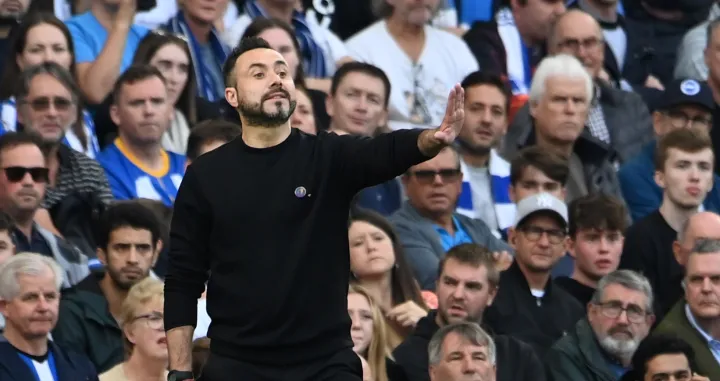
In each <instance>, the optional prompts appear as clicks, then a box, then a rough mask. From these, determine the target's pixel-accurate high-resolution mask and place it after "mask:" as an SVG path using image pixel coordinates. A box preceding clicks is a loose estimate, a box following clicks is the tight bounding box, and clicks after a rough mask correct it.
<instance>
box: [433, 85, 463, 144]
mask: <svg viewBox="0 0 720 381" xmlns="http://www.w3.org/2000/svg"><path fill="white" fill-rule="evenodd" d="M464 121H465V90H464V89H463V88H462V86H460V84H456V85H455V86H454V87H453V88H452V90H450V95H448V101H447V107H446V108H445V117H443V121H442V124H441V125H440V128H438V130H437V131H435V138H436V139H438V140H440V141H442V142H443V143H445V144H452V142H454V141H455V138H457V136H458V134H459V133H460V130H462V127H463V122H464Z"/></svg>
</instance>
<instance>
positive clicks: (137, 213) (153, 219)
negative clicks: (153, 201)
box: [96, 200, 161, 249]
mask: <svg viewBox="0 0 720 381" xmlns="http://www.w3.org/2000/svg"><path fill="white" fill-rule="evenodd" d="M125 227H130V228H133V229H138V230H147V231H149V232H150V236H151V237H152V244H153V247H154V246H155V245H157V243H158V241H159V240H160V237H161V235H160V230H161V229H160V221H159V220H158V218H157V216H156V215H155V213H154V212H153V211H152V210H150V209H149V208H148V207H146V206H144V205H142V204H141V203H140V202H138V201H137V200H131V201H119V202H116V203H114V204H112V205H110V206H109V207H108V208H107V209H106V210H105V212H103V213H102V215H100V218H99V221H98V227H97V237H96V238H97V240H96V242H97V246H98V248H100V249H107V246H108V244H109V243H110V235H111V234H112V233H113V232H114V231H115V230H117V229H120V228H125Z"/></svg>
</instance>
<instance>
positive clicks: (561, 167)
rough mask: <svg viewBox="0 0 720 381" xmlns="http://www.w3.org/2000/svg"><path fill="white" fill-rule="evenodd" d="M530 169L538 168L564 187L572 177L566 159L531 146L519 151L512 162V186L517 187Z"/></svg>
mask: <svg viewBox="0 0 720 381" xmlns="http://www.w3.org/2000/svg"><path fill="white" fill-rule="evenodd" d="M528 167H534V168H537V169H538V170H539V171H540V172H542V173H544V174H545V176H547V177H549V178H551V179H552V180H554V181H557V182H559V183H560V184H562V185H563V186H565V185H566V184H567V181H568V176H569V175H570V167H569V163H568V159H567V158H566V157H564V156H562V155H560V154H557V153H555V152H552V151H548V150H546V149H542V148H540V147H539V146H531V147H526V148H523V149H521V150H520V151H518V153H517V155H516V156H515V158H514V159H513V160H512V161H511V162H510V184H512V185H517V182H518V181H520V179H521V178H522V176H523V174H524V173H525V170H526V169H527V168H528Z"/></svg>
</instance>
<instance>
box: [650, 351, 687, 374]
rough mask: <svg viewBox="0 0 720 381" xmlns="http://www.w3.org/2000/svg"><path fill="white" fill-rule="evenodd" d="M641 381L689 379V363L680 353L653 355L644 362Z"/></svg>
mask: <svg viewBox="0 0 720 381" xmlns="http://www.w3.org/2000/svg"><path fill="white" fill-rule="evenodd" d="M646 368H647V370H646V371H645V374H644V375H643V381H690V380H691V379H692V376H693V375H692V371H691V370H690V363H689V361H688V359H687V357H685V355H684V354H682V353H677V354H664V355H658V356H655V357H653V358H652V359H651V360H650V361H648V362H647V364H646Z"/></svg>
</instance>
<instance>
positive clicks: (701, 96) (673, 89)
mask: <svg viewBox="0 0 720 381" xmlns="http://www.w3.org/2000/svg"><path fill="white" fill-rule="evenodd" d="M686 104H694V105H698V106H701V107H705V108H706V109H708V110H712V109H714V108H715V100H714V99H713V95H712V91H711V90H710V87H709V86H708V85H707V83H705V82H701V81H696V80H694V79H676V80H673V81H672V82H671V83H669V84H668V85H667V86H666V87H665V91H664V92H663V93H662V95H661V96H660V99H659V100H658V103H657V105H656V106H657V107H656V109H658V110H667V109H670V108H673V107H675V106H679V105H686Z"/></svg>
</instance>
